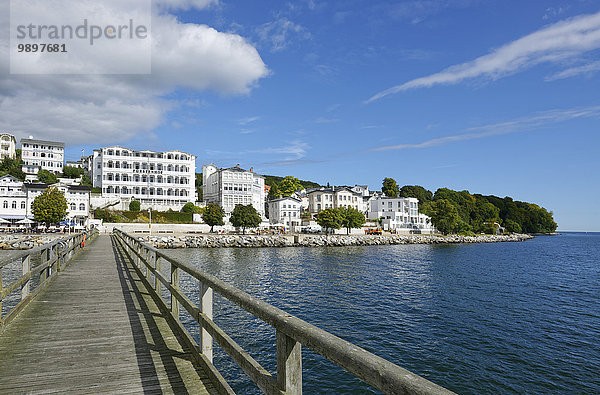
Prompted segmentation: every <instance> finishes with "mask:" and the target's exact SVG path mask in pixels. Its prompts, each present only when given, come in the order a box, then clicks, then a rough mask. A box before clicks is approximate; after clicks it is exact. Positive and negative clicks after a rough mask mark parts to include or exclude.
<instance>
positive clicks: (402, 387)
mask: <svg viewBox="0 0 600 395" xmlns="http://www.w3.org/2000/svg"><path fill="white" fill-rule="evenodd" d="M114 233H115V236H116V239H117V241H118V242H119V244H120V245H121V246H122V247H123V250H124V251H125V253H126V254H127V256H128V257H129V258H130V259H131V261H132V262H133V263H134V265H135V266H136V270H137V271H138V273H139V274H140V277H141V278H142V279H143V280H144V282H145V283H146V286H147V287H148V288H149V291H152V292H153V293H154V297H155V299H157V300H158V301H159V302H162V308H163V309H164V310H170V315H171V318H172V319H173V320H174V321H175V322H176V323H178V327H179V328H180V329H182V330H183V331H184V336H185V338H186V339H187V340H186V341H187V342H188V343H189V344H191V345H192V348H193V349H194V350H195V351H196V352H197V353H198V355H197V358H198V359H200V360H203V361H204V362H205V363H206V362H210V365H211V366H212V356H213V349H212V347H213V340H214V341H216V342H217V344H219V346H221V348H222V349H223V350H224V351H225V352H227V354H229V356H231V358H232V359H233V361H234V362H235V363H236V364H238V366H239V367H240V368H241V369H242V370H243V371H244V372H245V373H246V375H248V377H249V378H250V379H251V380H252V381H253V382H254V383H255V384H256V385H257V387H258V388H260V389H261V390H262V391H263V392H264V393H267V394H283V393H286V394H300V393H302V355H301V347H302V346H305V347H308V348H310V349H311V350H313V351H314V352H316V353H317V354H320V355H322V356H323V357H325V358H327V359H329V360H330V361H331V362H333V363H335V364H336V365H338V366H339V367H341V368H342V369H344V370H346V371H348V372H350V373H351V374H353V375H354V376H356V377H358V378H359V379H361V380H362V381H364V382H366V383H367V384H369V385H371V386H373V387H375V388H376V389H378V390H380V391H383V392H384V393H389V394H451V393H452V392H450V391H448V390H446V389H445V388H442V387H440V386H438V385H437V384H434V383H432V382H430V381H428V380H426V379H424V378H423V377H420V376H418V375H416V374H414V373H411V372H409V371H408V370H406V369H403V368H401V367H400V366H398V365H396V364H393V363H392V362H389V361H387V360H385V359H383V358H381V357H378V356H376V355H374V354H372V353H370V352H368V351H366V350H364V349H362V348H360V347H358V346H356V345H354V344H352V343H350V342H347V341H345V340H343V339H341V338H339V337H337V336H335V335H332V334H331V333H329V332H326V331H324V330H322V329H319V328H317V327H316V326H314V325H311V324H309V323H307V322H305V321H303V320H301V319H299V318H297V317H294V316H292V315H290V314H288V313H286V312H285V311H283V310H280V309H278V308H276V307H274V306H272V305H270V304H269V303H266V302H264V301H262V300H260V299H258V298H255V297H253V296H251V295H249V294H248V293H246V292H244V291H242V290H240V289H237V288H236V287H234V286H232V285H230V284H227V283H225V282H224V281H222V280H219V279H218V278H216V277H215V276H212V275H210V274H207V273H204V272H202V271H200V270H198V269H197V268H195V267H193V266H191V265H189V264H187V263H184V262H179V261H178V260H176V259H173V258H171V257H169V256H168V255H166V254H164V253H163V252H161V251H160V250H158V249H156V248H154V247H152V246H149V245H147V244H145V243H142V242H140V241H138V240H137V239H136V238H135V237H133V236H131V235H129V234H127V233H125V232H123V231H121V230H119V229H115V230H114ZM162 261H166V262H167V263H168V264H169V265H170V278H167V277H166V275H165V274H163V271H162V268H163V265H162ZM181 271H184V272H185V273H187V274H189V275H190V276H191V277H193V278H195V279H196V280H198V288H199V291H200V296H199V303H198V305H195V304H194V303H193V302H192V301H191V300H190V299H189V298H188V297H187V296H186V295H185V294H184V293H183V292H182V291H181V290H180V289H179V286H180V284H179V275H180V272H181ZM151 275H152V276H153V277H154V281H151V280H152V277H151ZM163 286H164V288H165V289H166V290H168V293H169V294H170V301H171V304H170V307H169V306H168V305H167V303H166V301H165V300H164V299H163V298H162V290H163ZM213 291H214V292H217V293H219V294H220V295H222V296H223V297H225V298H226V299H228V300H229V301H231V302H233V303H235V304H236V305H238V306H240V307H241V308H243V309H244V310H246V311H247V312H249V313H251V314H252V315H254V316H255V317H257V318H259V319H261V320H262V321H264V322H266V323H268V324H269V325H271V326H272V327H274V328H275V330H276V336H277V341H276V346H277V375H276V378H275V377H273V376H272V375H271V374H270V373H269V372H268V371H267V370H266V369H264V368H263V367H262V366H261V365H260V364H259V363H258V362H257V361H256V360H254V358H252V357H251V356H250V355H249V354H248V353H247V352H246V351H244V350H243V349H242V348H241V347H240V346H239V345H238V344H237V343H236V342H235V341H234V340H233V339H232V338H231V337H229V335H227V334H226V333H225V332H224V331H223V330H222V329H221V328H220V327H219V326H217V325H216V324H215V322H214V321H213ZM180 306H183V307H184V309H185V310H186V311H187V312H188V313H189V314H190V315H191V317H192V318H193V319H194V320H195V321H196V322H197V323H198V324H199V325H200V331H199V332H200V333H199V344H198V343H196V342H195V340H194V339H193V338H192V336H191V335H190V334H189V333H188V332H187V330H186V329H185V328H183V325H182V324H181V323H180V321H179V312H180ZM213 369H214V367H213ZM216 377H217V378H221V380H222V377H221V376H220V374H218V372H217V373H216ZM222 381H223V383H221V386H220V387H219V390H220V392H222V393H233V391H232V390H231V388H230V387H229V385H228V384H227V383H225V382H224V380H222Z"/></svg>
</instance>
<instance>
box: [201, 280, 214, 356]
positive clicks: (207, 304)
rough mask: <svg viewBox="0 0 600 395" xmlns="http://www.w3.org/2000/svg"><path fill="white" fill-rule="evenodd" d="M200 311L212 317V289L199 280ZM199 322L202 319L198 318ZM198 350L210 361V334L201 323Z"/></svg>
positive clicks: (211, 348)
mask: <svg viewBox="0 0 600 395" xmlns="http://www.w3.org/2000/svg"><path fill="white" fill-rule="evenodd" d="M200 313H202V314H204V315H205V316H206V318H208V319H211V320H212V319H213V289H212V288H211V287H209V286H207V285H206V284H204V283H203V282H200ZM199 322H202V320H199ZM200 350H202V354H204V356H205V357H206V358H208V360H209V361H210V362H211V363H212V361H213V344H212V336H211V335H210V334H209V333H208V332H207V331H206V329H204V325H201V328H200Z"/></svg>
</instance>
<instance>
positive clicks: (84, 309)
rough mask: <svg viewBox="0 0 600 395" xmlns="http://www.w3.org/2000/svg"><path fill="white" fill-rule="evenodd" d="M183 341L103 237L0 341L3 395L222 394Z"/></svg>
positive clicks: (133, 271) (4, 333)
mask: <svg viewBox="0 0 600 395" xmlns="http://www.w3.org/2000/svg"><path fill="white" fill-rule="evenodd" d="M180 340H181V339H180V338H179V335H178V334H177V332H176V331H173V329H172V328H171V327H170V325H169V322H168V320H167V318H166V317H165V316H164V314H162V313H161V311H160V309H159V308H158V306H157V305H156V303H155V301H154V300H153V298H152V297H151V295H150V294H149V293H148V291H147V290H146V289H145V287H144V285H143V284H142V282H141V280H140V278H139V276H138V274H137V272H136V271H135V270H134V269H133V267H132V266H131V263H128V262H127V260H126V259H123V255H122V251H120V250H119V249H118V248H117V246H116V243H115V242H114V241H113V240H112V238H111V237H110V236H107V235H104V236H99V237H97V238H96V239H95V240H94V241H92V242H91V243H90V244H88V246H86V247H85V248H84V249H83V251H81V253H80V254H79V256H77V257H75V258H74V260H73V261H72V262H71V264H70V265H69V266H68V267H66V268H65V269H64V271H63V272H61V273H60V276H58V277H57V278H56V279H55V280H54V281H53V283H52V284H51V285H50V286H49V287H47V288H46V289H45V290H43V291H42V292H41V293H40V294H39V295H38V296H37V297H36V298H35V299H34V300H33V301H31V302H30V304H29V306H28V307H27V308H26V309H25V310H24V311H23V312H22V313H21V314H20V315H19V316H18V317H17V318H15V319H14V321H13V322H12V323H11V324H10V325H8V326H7V328H6V329H5V330H4V332H3V333H2V334H1V335H0V394H15V393H41V392H43V393H52V392H68V393H87V394H90V393H99V392H113V393H116V392H118V393H161V392H163V393H188V392H190V393H194V394H199V393H214V392H216V390H215V387H214V386H213V384H212V383H211V381H210V380H209V379H208V376H207V375H206V373H205V372H204V371H203V370H202V369H201V368H200V367H199V366H198V365H197V364H196V363H195V362H194V361H193V357H192V355H191V353H190V350H186V348H184V346H182V345H181V343H182V342H181V341H180ZM188 389H193V390H192V391H188Z"/></svg>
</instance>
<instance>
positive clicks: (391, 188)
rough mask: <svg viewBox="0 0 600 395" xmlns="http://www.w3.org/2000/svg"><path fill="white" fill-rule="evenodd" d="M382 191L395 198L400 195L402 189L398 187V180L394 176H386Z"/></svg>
mask: <svg viewBox="0 0 600 395" xmlns="http://www.w3.org/2000/svg"><path fill="white" fill-rule="evenodd" d="M381 192H383V193H385V196H387V197H391V198H395V197H398V194H399V193H400V189H398V184H396V180H394V179H393V178H384V179H383V186H382V187H381Z"/></svg>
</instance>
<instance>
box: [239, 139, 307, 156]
mask: <svg viewBox="0 0 600 395" xmlns="http://www.w3.org/2000/svg"><path fill="white" fill-rule="evenodd" d="M308 149H310V146H309V145H308V144H307V143H305V142H303V141H300V140H294V141H291V142H289V143H288V144H287V145H284V146H282V147H270V148H263V149H260V150H252V151H246V153H252V154H268V155H283V156H284V159H283V160H284V161H292V160H294V161H296V160H299V159H302V158H304V157H305V156H306V151H307V150H308Z"/></svg>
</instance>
